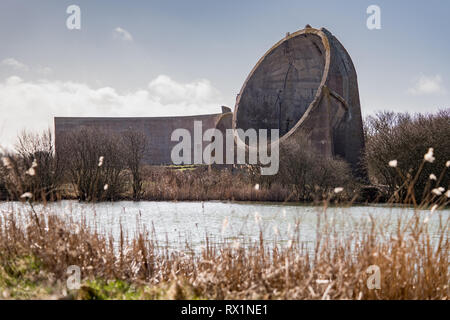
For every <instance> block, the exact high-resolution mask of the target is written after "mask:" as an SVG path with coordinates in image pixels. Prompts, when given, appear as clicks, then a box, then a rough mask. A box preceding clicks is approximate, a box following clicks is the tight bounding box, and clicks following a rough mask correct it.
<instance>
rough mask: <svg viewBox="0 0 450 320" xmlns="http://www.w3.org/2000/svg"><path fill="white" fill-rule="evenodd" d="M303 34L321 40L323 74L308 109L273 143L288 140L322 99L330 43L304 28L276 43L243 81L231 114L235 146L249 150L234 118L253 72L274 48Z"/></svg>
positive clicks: (316, 31) (322, 35)
mask: <svg viewBox="0 0 450 320" xmlns="http://www.w3.org/2000/svg"><path fill="white" fill-rule="evenodd" d="M303 34H314V35H317V36H319V37H320V39H321V40H322V44H323V47H324V49H325V67H324V69H323V73H322V80H321V82H320V84H319V87H318V89H317V92H316V95H315V97H314V99H313V100H312V101H311V103H310V104H309V106H308V108H307V109H306V111H305V113H304V114H303V115H302V116H301V118H300V119H299V120H298V121H297V123H296V124H295V125H294V126H293V127H292V128H291V129H290V130H289V131H288V132H287V133H285V134H284V135H283V136H281V137H280V138H279V139H278V140H277V141H274V144H275V143H278V144H279V143H282V142H283V141H285V140H286V139H288V138H289V137H290V136H291V135H292V134H293V133H294V132H295V131H296V130H297V129H298V128H299V127H300V126H301V125H302V124H303V123H304V122H305V120H306V119H307V118H308V116H309V114H310V113H311V111H312V110H313V109H314V108H315V107H317V106H318V105H319V103H320V100H321V97H322V91H323V88H324V86H325V84H326V82H327V80H328V73H329V69H330V60H331V59H330V43H329V41H328V37H327V35H326V34H325V33H324V32H323V31H322V30H320V29H315V28H305V29H302V30H299V31H296V32H294V33H292V34H290V35H288V36H286V37H284V38H283V39H281V40H280V41H278V42H277V43H275V44H274V45H273V46H272V47H271V48H270V49H269V50H268V51H267V52H266V53H265V54H264V55H263V56H262V57H261V58H260V59H259V60H258V62H257V63H256V65H255V66H254V67H253V69H252V71H251V72H250V73H249V75H248V76H247V79H245V82H244V84H243V85H242V88H241V91H240V92H239V95H238V98H237V99H236V104H235V110H234V113H233V122H232V126H233V131H234V137H235V141H236V144H238V145H241V146H245V148H246V149H249V148H251V147H249V146H248V145H247V144H246V143H245V141H242V140H241V139H240V138H239V136H238V135H237V132H236V130H235V129H236V120H237V119H236V117H237V112H238V109H239V103H240V101H241V97H242V93H243V92H244V90H245V88H246V86H247V83H248V82H249V81H250V79H251V78H252V76H253V74H254V73H255V71H256V70H257V69H258V68H259V66H260V65H261V64H262V63H263V62H264V60H265V59H266V57H267V56H268V55H269V54H270V53H271V52H272V51H274V50H275V49H276V48H278V47H279V46H280V45H281V44H283V43H284V42H285V41H287V40H289V39H292V38H295V37H298V36H300V35H303ZM271 144H272V143H268V144H267V146H270V145H271Z"/></svg>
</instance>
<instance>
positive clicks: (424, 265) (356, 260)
mask: <svg viewBox="0 0 450 320" xmlns="http://www.w3.org/2000/svg"><path fill="white" fill-rule="evenodd" d="M449 223H450V221H449V219H448V218H447V220H446V221H442V225H440V226H439V228H440V229H439V238H438V239H435V242H432V241H430V235H429V234H428V227H427V218H426V216H423V215H419V214H415V215H414V216H413V217H411V218H409V220H407V221H404V223H402V224H401V225H400V224H399V225H398V226H397V230H396V232H395V233H394V234H388V233H386V232H383V228H385V226H383V225H382V223H378V222H377V221H376V219H373V220H372V221H370V222H367V226H366V227H365V228H363V229H361V230H355V232H354V233H353V234H352V235H348V236H345V237H344V238H339V239H338V238H336V237H335V235H336V233H335V232H336V229H335V227H334V225H333V224H332V223H331V221H328V220H327V219H326V216H324V220H322V221H321V224H320V225H318V226H317V230H316V231H317V232H318V234H319V235H320V237H319V238H318V240H317V241H316V242H317V243H315V245H314V252H313V254H312V255H311V254H308V253H307V250H306V248H305V247H304V245H303V244H302V243H301V242H300V241H298V239H299V238H298V230H299V228H298V225H297V227H296V228H295V230H294V233H293V236H292V237H291V239H292V240H290V241H289V242H288V243H287V244H276V245H275V246H266V241H265V239H264V237H263V234H262V233H261V234H260V238H259V240H255V241H249V242H248V243H245V245H244V244H243V243H239V242H237V243H235V242H233V243H231V242H223V243H212V242H211V241H210V240H209V239H208V238H206V239H205V240H206V245H205V248H204V249H203V250H202V252H201V253H198V254H194V255H192V254H189V243H187V244H186V247H185V250H179V251H169V250H168V247H167V246H164V244H161V243H160V244H158V243H157V242H156V241H155V240H154V238H153V236H152V232H149V231H145V230H144V231H141V232H140V233H138V234H137V235H136V237H135V238H133V239H131V241H130V242H129V243H128V242H127V241H125V239H124V238H123V235H122V236H121V238H120V243H119V246H118V248H116V250H115V249H114V248H113V245H112V243H113V242H112V241H113V240H112V238H111V235H109V236H108V235H102V234H98V233H96V232H94V231H92V230H91V229H89V228H88V227H87V225H86V223H82V224H81V225H80V228H79V230H77V232H75V231H74V230H73V229H72V228H71V224H68V223H67V222H65V221H63V220H62V219H61V218H60V217H58V214H57V213H55V214H51V215H45V214H43V213H40V212H33V211H30V212H28V213H27V215H26V224H25V225H21V223H20V222H19V219H18V215H17V214H16V213H14V212H10V213H9V214H7V215H3V216H2V217H0V293H1V295H2V296H1V298H4V299H445V300H448V298H449V296H450V288H449V280H450V274H449V269H448V257H449V255H448V253H449V251H450V250H449V249H450V244H449V239H448V236H446V235H447V234H448V230H449ZM296 233H297V234H296ZM73 265H76V266H78V267H79V268H80V271H81V287H80V289H79V290H69V289H67V284H66V281H67V279H68V277H69V276H70V274H67V268H68V267H69V266H73ZM373 265H375V266H377V267H379V270H380V273H381V274H380V283H379V285H380V289H373V288H372V289H371V288H370V287H369V282H368V281H370V275H371V274H370V273H368V268H369V267H370V266H373Z"/></svg>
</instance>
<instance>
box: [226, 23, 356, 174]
mask: <svg viewBox="0 0 450 320" xmlns="http://www.w3.org/2000/svg"><path fill="white" fill-rule="evenodd" d="M233 128H242V129H248V128H254V129H279V130H280V139H279V141H277V143H280V144H282V143H284V142H285V141H287V140H288V139H295V137H296V135H298V134H303V135H306V136H307V137H308V140H309V141H310V142H311V144H312V145H313V147H314V148H315V149H316V150H317V152H318V153H319V154H321V155H323V156H340V157H342V158H344V159H345V160H347V161H348V162H349V163H350V164H351V166H352V168H353V170H354V172H355V173H356V174H357V175H359V176H364V175H365V172H364V170H363V169H362V166H361V165H360V158H361V155H362V151H363V149H364V134H363V127H362V118H361V107H360V102H359V92H358V83H357V76H356V70H355V68H354V65H353V63H352V60H351V58H350V56H349V55H348V53H347V51H346V50H345V49H344V47H343V46H342V45H341V43H340V42H339V41H338V40H337V39H336V38H335V37H334V36H333V35H332V34H331V33H330V32H329V31H327V30H326V29H325V28H321V29H320V30H319V29H314V28H310V27H307V28H305V29H303V30H300V31H297V32H295V33H293V34H288V35H287V36H286V37H285V38H283V39H282V40H280V41H279V42H278V43H276V44H275V45H274V46H273V47H272V48H270V49H269V51H267V53H266V54H265V55H264V56H263V57H262V58H261V59H260V60H259V61H258V63H257V64H256V66H255V67H254V68H253V70H252V71H251V72H250V74H249V76H248V77H247V79H246V81H245V83H244V85H243V86H242V89H241V91H240V93H239V95H238V97H237V100H236V106H235V111H234V116H233ZM236 139H239V137H237V136H236ZM238 142H239V143H238V144H242V143H243V142H242V141H238Z"/></svg>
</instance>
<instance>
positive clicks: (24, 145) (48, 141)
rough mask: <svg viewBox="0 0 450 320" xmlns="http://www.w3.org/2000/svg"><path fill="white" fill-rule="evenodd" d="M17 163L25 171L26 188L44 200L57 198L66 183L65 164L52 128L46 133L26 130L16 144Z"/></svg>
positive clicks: (15, 158)
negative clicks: (61, 161)
mask: <svg viewBox="0 0 450 320" xmlns="http://www.w3.org/2000/svg"><path fill="white" fill-rule="evenodd" d="M15 150H16V156H15V157H14V160H15V161H16V167H17V168H19V169H20V171H21V173H25V175H24V179H23V182H24V189H26V191H27V192H32V193H33V194H35V197H36V198H41V199H42V200H55V199H56V197H57V194H58V193H59V191H60V190H59V188H60V186H61V183H62V177H63V166H62V164H61V163H60V162H59V161H58V159H57V158H56V157H55V146H54V142H53V135H52V133H51V131H50V129H48V130H46V131H44V132H42V133H39V134H38V133H32V132H27V131H22V133H21V134H20V135H19V136H18V138H17V142H16V144H15Z"/></svg>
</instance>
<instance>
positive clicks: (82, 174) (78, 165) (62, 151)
mask: <svg viewBox="0 0 450 320" xmlns="http://www.w3.org/2000/svg"><path fill="white" fill-rule="evenodd" d="M120 138H121V137H120V136H118V135H117V134H115V133H113V132H111V131H105V130H98V129H94V128H80V129H76V130H72V131H69V132H66V133H64V134H63V135H62V136H61V137H60V138H59V139H60V140H59V141H58V150H57V152H58V153H57V156H58V158H59V159H60V160H61V161H63V162H64V163H65V167H66V169H67V174H68V178H69V180H70V181H71V183H72V185H73V186H74V189H75V190H76V192H77V195H78V198H79V199H80V200H84V201H97V200H105V199H108V200H114V199H117V198H118V197H120V196H121V194H122V192H123V191H124V188H125V185H126V179H125V162H124V151H123V148H122V144H121V143H120V141H121V140H120Z"/></svg>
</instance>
